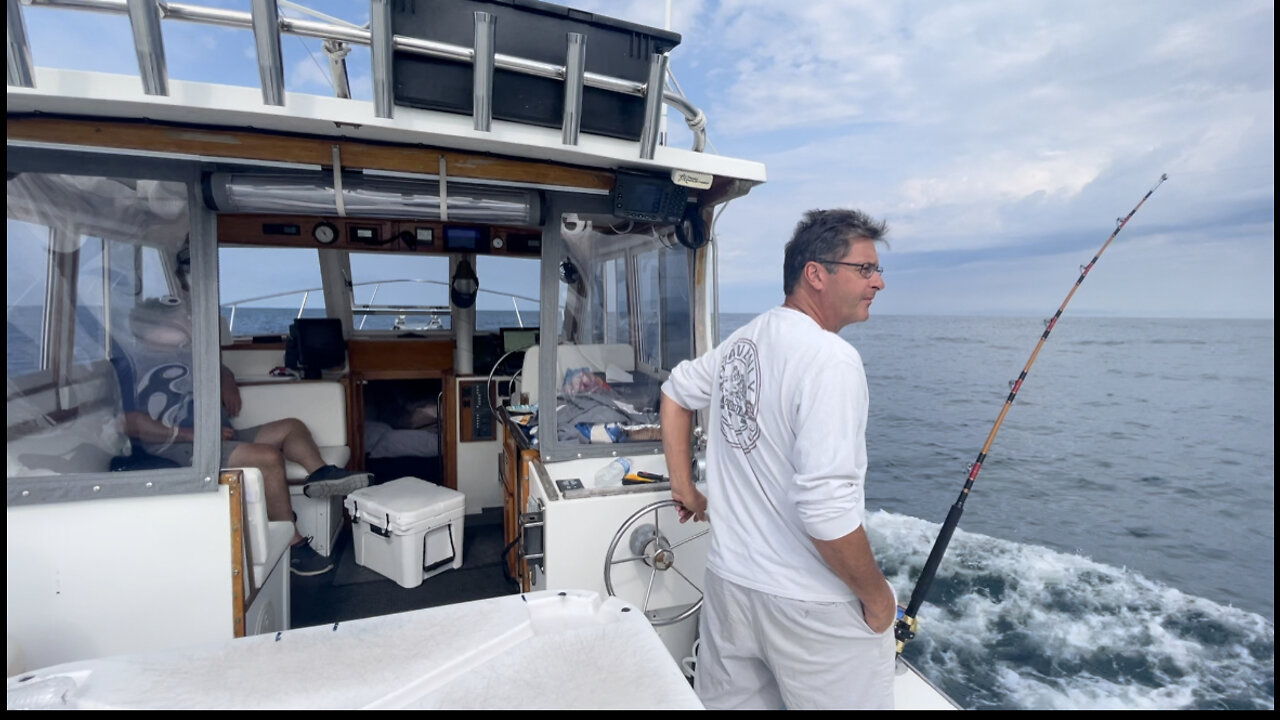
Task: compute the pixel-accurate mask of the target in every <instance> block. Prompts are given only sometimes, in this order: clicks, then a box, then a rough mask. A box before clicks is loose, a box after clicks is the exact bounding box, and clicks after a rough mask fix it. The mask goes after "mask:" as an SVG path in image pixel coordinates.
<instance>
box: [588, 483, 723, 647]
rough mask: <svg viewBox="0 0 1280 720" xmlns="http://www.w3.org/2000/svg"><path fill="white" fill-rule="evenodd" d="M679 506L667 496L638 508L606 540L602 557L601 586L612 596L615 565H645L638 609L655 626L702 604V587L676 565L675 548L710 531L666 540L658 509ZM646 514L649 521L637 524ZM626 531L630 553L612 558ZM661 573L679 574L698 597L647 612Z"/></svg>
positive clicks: (675, 620)
mask: <svg viewBox="0 0 1280 720" xmlns="http://www.w3.org/2000/svg"><path fill="white" fill-rule="evenodd" d="M679 506H680V503H678V502H676V501H675V500H670V499H667V500H659V501H658V502H655V503H651V504H649V505H646V506H644V507H642V508H640V509H639V510H637V511H636V512H635V513H634V514H633V515H632V516H631V517H629V518H627V520H626V522H624V523H622V526H621V527H619V528H618V531H617V532H616V533H614V535H613V541H612V542H610V543H609V551H608V552H607V553H605V556H604V586H605V589H606V590H608V592H609V595H610V596H612V597H618V594H617V593H616V592H614V590H613V568H614V567H615V566H617V565H622V564H625V563H642V564H644V565H646V566H648V567H649V569H650V572H649V580H648V583H647V584H646V587H645V594H644V602H643V603H641V605H640V610H641V612H643V613H644V614H645V617H647V618H649V622H651V623H653V624H654V625H655V626H657V627H662V626H664V625H674V624H675V623H678V622H680V621H681V620H684V619H685V618H687V617H689V616H691V615H693V614H694V613H696V612H697V611H698V608H700V607H702V588H700V587H698V586H697V584H695V583H694V582H693V581H692V580H690V579H689V576H688V575H686V574H685V573H684V572H682V571H681V570H680V568H679V567H677V565H676V562H677V557H676V556H677V550H678V549H679V548H680V547H681V546H685V545H688V544H689V543H691V542H694V541H695V540H697V539H699V538H701V537H703V536H705V535H706V534H708V533H709V532H711V531H710V530H709V529H704V530H700V531H699V532H697V533H695V534H693V535H692V536H690V537H688V538H686V539H684V540H681V541H679V542H677V543H674V544H673V543H671V542H670V541H669V540H667V537H666V536H665V535H663V534H662V529H661V526H660V523H659V511H660V510H662V509H664V508H676V507H679ZM650 516H652V522H651V523H645V524H643V525H638V524H639V523H640V522H641V521H642V520H646V519H648V518H649V517H650ZM676 522H678V521H676ZM628 533H630V538H629V540H628V542H627V549H628V550H630V554H629V555H627V556H626V557H621V558H615V557H614V554H615V552H616V551H617V549H618V546H619V544H621V543H622V539H623V538H624V537H627V536H628ZM665 572H674V573H675V574H676V575H678V576H680V578H681V579H682V580H684V581H685V582H686V583H688V584H689V587H691V588H693V589H694V590H695V591H696V592H697V593H698V599H697V600H696V601H694V602H693V603H691V604H689V605H688V606H686V607H684V608H683V609H681V608H678V607H677V608H676V609H675V611H674V612H671V613H665V614H660V613H659V612H657V611H651V610H650V609H649V603H650V601H651V600H652V596H653V586H654V582H655V581H656V580H657V579H658V573H665Z"/></svg>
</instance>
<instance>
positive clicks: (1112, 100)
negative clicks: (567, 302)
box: [24, 0, 1275, 318]
mask: <svg viewBox="0 0 1280 720" xmlns="http://www.w3.org/2000/svg"><path fill="white" fill-rule="evenodd" d="M202 4H219V5H223V6H227V7H234V8H237V9H243V10H247V9H248V6H249V2H248V0H241V1H240V2H230V1H227V2H210V1H209V0H204V2H203V3H202ZM305 4H306V5H307V6H308V7H311V8H313V9H316V10H319V11H321V12H324V13H327V14H329V15H332V16H335V17H339V18H342V19H344V20H347V21H350V22H354V23H357V24H363V23H365V22H367V20H368V4H367V3H364V2H354V1H353V2H308V3H305ZM572 4H573V6H574V7H577V8H580V9H583V10H588V11H592V12H597V13H600V14H603V15H607V16H610V17H613V18H617V19H621V20H626V21H630V22H635V23H641V24H645V25H651V26H654V27H662V26H663V24H664V21H665V12H664V4H663V3H662V2H660V1H659V0H643V1H640V0H634V1H628V2H620V1H606V0H598V1H594V2H588V1H584V0H580V1H578V2H574V3H572ZM281 7H282V9H283V10H284V11H285V12H286V13H287V14H293V12H292V11H290V10H289V9H288V6H287V5H285V4H282V6H281ZM24 10H25V15H26V18H27V24H28V32H29V33H30V35H31V42H32V48H33V54H34V55H35V59H36V62H37V64H40V65H49V66H58V67H76V68H81V69H97V70H104V71H109V72H122V73H129V74H136V72H137V68H136V61H135V59H134V54H133V50H132V45H131V39H130V35H129V29H128V23H127V21H126V20H125V19H124V18H123V17H114V16H106V15H99V14H93V13H68V12H66V11H61V12H57V11H49V10H47V9H43V8H31V7H26V8H24ZM1274 20H1275V9H1274V3H1273V2H1270V1H1267V0H1224V1H1221V2H1203V1H1202V0H1150V1H1149V0H1125V1H1124V2H1114V0H1108V1H1095V0H1071V1H1069V2H1061V1H1056V2H1055V1H1052V0H1022V1H1020V2H1016V3H1010V2H1007V1H1003V2H1001V1H998V0H991V1H982V2H972V1H966V2H891V1H888V0H823V1H822V2H795V1H794V0H793V1H791V2H784V1H782V0H721V1H718V2H717V1H713V0H702V1H697V0H695V1H693V2H682V1H681V0H674V1H673V3H672V29H673V30H675V31H676V32H679V33H681V35H682V37H683V41H682V42H681V44H680V46H679V47H677V48H676V49H675V50H674V51H673V53H672V59H671V64H672V69H673V72H674V73H675V77H676V80H677V81H678V83H679V86H680V88H681V89H682V90H683V91H684V92H685V94H686V95H688V96H689V98H690V99H691V100H692V101H693V102H694V104H696V105H698V106H699V107H700V108H702V109H703V111H704V112H705V113H706V116H707V120H708V138H709V140H710V143H711V148H710V149H711V150H713V151H715V152H718V153H721V154H725V155H732V156H738V157H745V158H749V159H752V160H757V161H760V162H763V163H765V165H766V166H767V168H768V176H769V181H768V182H767V183H766V184H765V185H763V186H761V187H759V188H757V189H756V190H755V191H753V192H752V193H751V194H750V195H748V196H747V197H745V198H742V199H739V200H736V201H734V202H733V203H731V204H730V205H729V207H728V208H727V209H726V211H725V212H724V213H723V214H722V215H721V217H720V220H719V223H718V225H717V228H716V230H717V234H718V235H717V242H719V243H720V248H721V264H720V273H721V309H722V310H725V311H730V312H756V311H761V310H764V309H767V308H768V307H770V306H772V305H775V304H777V303H778V302H780V301H781V300H782V291H781V264H782V248H783V245H784V244H785V242H786V240H787V239H788V237H789V236H790V233H791V230H792V228H793V227H794V225H795V223H796V221H797V219H798V218H799V217H800V215H801V214H802V213H803V212H804V211H805V210H807V209H810V208H817V207H834V206H846V207H857V208H860V209H862V210H865V211H867V212H869V213H871V214H872V215H874V216H877V217H882V218H884V219H886V220H887V221H888V223H889V226H890V233H889V240H890V246H889V247H888V248H887V249H884V250H882V252H881V264H882V265H883V266H884V267H885V281H886V284H887V288H886V290H885V291H884V292H883V293H881V295H880V297H879V298H878V299H877V301H876V306H875V312H877V313H879V314H981V315H1020V316H1045V317H1047V316H1049V315H1051V314H1052V313H1053V312H1054V311H1055V310H1057V308H1058V307H1059V306H1060V305H1061V303H1062V302H1063V300H1064V299H1065V298H1066V296H1067V294H1068V292H1069V291H1070V290H1071V289H1072V287H1073V286H1074V283H1075V281H1076V278H1077V277H1078V276H1079V272H1080V267H1081V266H1083V265H1085V264H1087V263H1088V262H1089V260H1090V259H1091V258H1092V257H1093V256H1094V255H1095V254H1096V253H1097V251H1098V250H1099V249H1100V248H1101V247H1102V245H1103V243H1104V242H1105V241H1106V239H1107V237H1108V236H1109V235H1110V234H1111V232H1112V230H1114V228H1115V224H1116V219H1117V218H1119V217H1123V216H1124V215H1126V214H1127V213H1128V212H1129V210H1130V209H1132V208H1133V206H1134V205H1136V204H1137V203H1138V201H1139V200H1141V198H1142V196H1143V195H1144V194H1145V193H1146V192H1147V191H1148V190H1149V189H1150V188H1151V187H1152V186H1153V185H1154V184H1155V183H1156V181H1157V180H1158V179H1159V178H1160V176H1161V174H1162V173H1168V175H1169V179H1168V181H1167V182H1166V183H1165V184H1164V185H1163V186H1161V187H1160V188H1159V189H1158V190H1157V191H1156V192H1155V194H1154V195H1152V197H1151V199H1150V200H1149V201H1148V202H1147V203H1146V205H1144V206H1143V208H1142V209H1141V210H1140V211H1139V212H1138V213H1137V214H1136V215H1135V216H1134V218H1133V220H1132V221H1131V222H1130V223H1129V225H1128V226H1127V227H1126V228H1125V229H1124V231H1123V232H1121V233H1120V235H1119V236H1118V237H1117V239H1116V240H1115V241H1114V242H1113V243H1112V244H1111V245H1110V246H1109V247H1108V248H1107V250H1106V252H1105V254H1104V255H1103V256H1102V258H1101V259H1100V260H1099V261H1098V263H1097V265H1096V267H1095V268H1094V270H1093V272H1092V273H1091V274H1090V275H1089V277H1088V278H1087V279H1086V280H1085V282H1084V283H1083V285H1082V286H1081V288H1080V290H1079V291H1078V292H1077V293H1076V294H1075V296H1074V297H1073V298H1072V300H1071V304H1070V306H1069V308H1068V310H1067V312H1068V313H1071V314H1079V315H1106V316H1120V317H1247V318H1273V317H1274V309H1273V307H1274V298H1275V282H1274V279H1275V274H1274V262H1275V245H1274V239H1275V165H1274V159H1273V156H1274V152H1275V110H1274V107H1275V105H1274V95H1275V81H1274V78H1275V75H1274V59H1275V35H1274V29H1273V26H1274ZM500 22H501V20H500ZM164 27H165V40H166V50H167V54H168V64H169V70H170V73H171V76H172V77H174V78H178V79H189V80H212V81H227V82H233V83H236V84H254V85H256V84H257V74H256V66H255V65H254V60H253V58H254V55H253V39H252V35H251V34H250V33H248V32H247V31H238V30H214V31H213V32H212V33H210V32H209V31H208V30H207V29H204V30H202V31H201V34H200V37H199V39H197V33H196V32H195V28H193V26H190V25H189V24H184V23H179V22H171V21H166V23H165V25H164ZM104 44H105V46H106V47H105V49H104ZM284 50H285V53H286V64H287V70H286V88H287V90H289V91H294V92H316V93H326V92H329V89H328V88H329V85H328V80H327V77H326V71H325V70H324V69H323V68H322V66H323V64H324V56H323V55H322V54H321V52H320V50H319V43H318V41H313V40H305V41H304V40H301V39H299V38H296V37H287V38H285V42H284ZM367 55H368V53H367V50H363V51H362V50H356V51H353V52H352V54H351V56H350V57H349V58H348V65H349V67H350V74H351V85H352V90H353V93H354V95H355V96H356V97H357V98H368V97H370V96H371V93H370V89H369V75H368V60H367ZM670 123H671V134H670V135H671V140H670V143H671V144H673V145H677V146H685V147H687V146H688V143H689V134H688V132H687V130H685V129H684V127H683V123H682V120H681V116H680V115H679V113H677V112H675V111H671V112H670Z"/></svg>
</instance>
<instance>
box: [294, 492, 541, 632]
mask: <svg viewBox="0 0 1280 720" xmlns="http://www.w3.org/2000/svg"><path fill="white" fill-rule="evenodd" d="M462 543H463V545H462V548H463V550H462V567H460V568H458V569H456V570H447V571H445V572H443V573H440V574H439V575H436V576H435V577H431V578H428V579H426V580H424V581H423V582H422V584H421V585H419V586H418V587H416V588H404V587H401V586H400V585H398V584H396V582H395V581H394V580H392V579H390V578H388V577H386V576H384V575H380V574H379V573H377V572H375V571H373V570H370V569H369V568H366V567H361V566H360V565H357V564H356V562H355V552H354V547H353V545H352V541H351V526H350V524H348V525H347V526H345V527H344V528H343V529H342V532H341V533H340V534H339V535H338V540H337V542H336V543H335V547H334V551H333V553H332V554H331V556H330V558H331V559H332V560H333V562H334V569H333V570H330V571H329V572H327V573H324V574H323V575H316V576H312V577H301V576H298V575H293V576H292V578H291V579H292V582H293V587H292V588H291V591H290V596H291V604H290V611H291V614H292V618H291V620H292V622H291V625H292V626H293V627H295V628H300V627H310V626H312V625H326V624H328V625H331V624H333V623H335V622H345V621H348V620H355V619H358V618H366V617H375V616H378V615H389V614H392V613H399V612H405V611H408V610H419V609H422V608H429V607H437V606H440V605H450V604H453V603H460V602H469V601H472V600H483V599H486V598H492V597H498V596H500V595H511V594H514V593H516V592H517V590H518V588H517V587H516V584H515V582H514V581H512V580H510V579H508V578H507V577H506V575H505V574H504V572H503V567H502V564H501V557H502V549H503V548H502V525H501V523H500V522H499V521H498V519H497V518H490V517H488V516H485V515H483V514H482V515H477V516H471V517H468V518H467V520H466V527H465V529H464V530H463V537H462Z"/></svg>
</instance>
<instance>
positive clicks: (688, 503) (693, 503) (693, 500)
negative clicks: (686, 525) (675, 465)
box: [671, 484, 707, 523]
mask: <svg viewBox="0 0 1280 720" xmlns="http://www.w3.org/2000/svg"><path fill="white" fill-rule="evenodd" d="M671 499H672V500H675V501H676V502H678V503H680V507H678V508H676V513H677V514H678V515H679V516H680V522H682V523H683V522H688V521H689V518H693V519H694V520H695V521H697V522H706V521H707V496H706V495H703V494H702V492H701V491H700V490H698V488H696V487H692V486H690V487H689V489H688V490H687V491H681V490H678V489H676V486H675V485H674V484H673V485H672V486H671Z"/></svg>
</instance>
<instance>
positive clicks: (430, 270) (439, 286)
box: [349, 253, 451, 331]
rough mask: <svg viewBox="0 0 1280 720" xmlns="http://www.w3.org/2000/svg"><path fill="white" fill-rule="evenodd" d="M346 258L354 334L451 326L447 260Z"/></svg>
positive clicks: (431, 257)
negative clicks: (348, 267) (348, 260)
mask: <svg viewBox="0 0 1280 720" xmlns="http://www.w3.org/2000/svg"><path fill="white" fill-rule="evenodd" d="M349 258H350V261H351V282H352V288H351V294H352V300H351V317H352V321H353V322H352V327H354V328H355V329H356V330H357V331H362V330H364V331H369V330H408V331H413V330H447V329H449V328H450V327H451V322H450V316H449V258H448V256H446V255H401V254H389V253H351V254H350V256H349Z"/></svg>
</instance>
